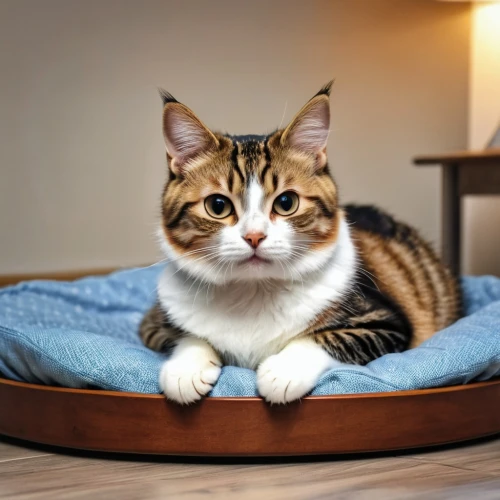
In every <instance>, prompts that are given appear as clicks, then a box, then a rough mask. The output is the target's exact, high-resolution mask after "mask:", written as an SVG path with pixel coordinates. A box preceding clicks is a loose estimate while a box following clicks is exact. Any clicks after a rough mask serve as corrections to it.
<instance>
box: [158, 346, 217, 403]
mask: <svg viewBox="0 0 500 500" xmlns="http://www.w3.org/2000/svg"><path fill="white" fill-rule="evenodd" d="M220 372H221V362H220V360H219V358H218V357H217V355H216V354H215V352H213V349H211V348H210V347H209V346H207V348H206V349H198V346H196V348H195V349H180V350H179V351H178V352H175V351H174V353H173V355H172V357H171V358H170V359H169V360H168V361H165V363H164V364H163V367H162V369H161V372H160V388H161V390H162V392H163V393H164V394H165V396H166V397H167V399H170V400H172V401H175V402H176V403H180V404H183V405H188V404H190V403H194V402H195V401H198V400H199V399H201V398H202V397H203V396H206V395H207V394H208V393H209V392H210V391H211V390H212V388H213V386H214V384H215V383H216V382H217V380H218V378H219V375H220Z"/></svg>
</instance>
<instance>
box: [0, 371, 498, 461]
mask: <svg viewBox="0 0 500 500" xmlns="http://www.w3.org/2000/svg"><path fill="white" fill-rule="evenodd" d="M499 403H500V379H496V380H493V381H490V382H481V383H475V384H470V385H464V386H454V387H445V388H439V389H428V390H418V391H404V392H389V393H375V394H356V395H343V396H315V397H307V398H304V399H303V400H302V401H300V402H297V403H293V404H290V405H287V406H272V407H271V406H269V405H267V404H266V403H264V402H263V401H262V400H261V399H260V398H206V399H204V400H203V401H201V402H200V403H198V404H196V405H192V406H189V407H183V406H178V405H176V404H173V403H170V402H168V401H166V400H165V398H164V397H163V396H161V395H147V394H136V393H123V392H112V391H94V390H81V389H66V388H56V387H47V386H40V385H33V384H25V383H21V382H14V381H10V380H5V379H0V433H1V434H4V435H7V436H11V437H15V438H20V439H24V440H28V441H35V442H38V443H44V444H51V445H56V446H63V447H69V448H78V449H86V450H98V451H107V452H122V453H150V454H167V455H191V456H272V455H275V456H279V455H316V454H338V453H360V452H375V451H389V450H396V449H405V448H415V447H426V446H433V445H440V444H446V443H452V442H457V441H464V440H469V439H473V438H478V437H483V436H488V435H492V434H496V433H500V412H499V411H498V407H499V406H498V405H499Z"/></svg>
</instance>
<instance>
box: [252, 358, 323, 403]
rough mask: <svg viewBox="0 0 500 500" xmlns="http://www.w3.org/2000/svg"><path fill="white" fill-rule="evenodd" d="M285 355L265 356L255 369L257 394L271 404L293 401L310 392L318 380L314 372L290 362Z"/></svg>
mask: <svg viewBox="0 0 500 500" xmlns="http://www.w3.org/2000/svg"><path fill="white" fill-rule="evenodd" d="M289 361H290V360H288V359H287V358H286V356H282V355H281V353H280V354H276V355H274V356H270V357H269V358H267V359H266V360H265V361H264V362H263V363H262V364H261V365H260V367H259V369H258V370H257V387H258V389H259V394H260V395H261V396H262V397H263V398H264V399H265V400H266V401H267V402H268V403H271V404H285V403H289V402H291V401H295V400H296V399H299V398H301V397H303V396H305V395H306V394H307V393H308V392H310V391H311V390H312V389H313V388H314V386H315V385H316V382H317V380H318V378H319V377H318V376H317V374H316V373H308V372H310V370H305V369H304V367H301V366H297V364H296V363H293V364H292V363H290V362H289Z"/></svg>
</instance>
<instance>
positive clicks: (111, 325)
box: [0, 265, 500, 456]
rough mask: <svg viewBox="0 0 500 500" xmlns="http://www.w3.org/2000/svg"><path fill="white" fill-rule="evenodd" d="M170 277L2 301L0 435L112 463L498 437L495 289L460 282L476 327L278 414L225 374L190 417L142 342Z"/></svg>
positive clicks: (328, 377) (469, 322)
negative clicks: (104, 455)
mask: <svg viewBox="0 0 500 500" xmlns="http://www.w3.org/2000/svg"><path fill="white" fill-rule="evenodd" d="M161 269H162V266H160V265H157V266H152V267H149V268H143V269H132V270H126V271H120V272H117V273H114V274H111V275H109V276H107V277H89V278H84V279H81V280H79V281H75V282H71V283H63V282H53V281H32V282H24V283H20V284H18V285H16V286H12V287H9V288H5V289H3V290H0V376H2V377H4V378H3V379H2V378H0V434H6V435H10V436H13V437H18V438H22V439H28V440H32V441H37V442H42V443H48V444H54V445H59V446H67V447H73V448H85V449H93V450H103V451H115V452H116V451H118V452H132V453H163V454H181V455H210V456H214V455H219V456H235V455H240V456H241V455H245V456H251V455H254V456H262V455H302V454H321V453H348V452H351V453H352V452H363V451H381V450H392V449H401V448H408V447H421V446H428V445H436V444H442V443H447V442H455V441H461V440H467V439H470V438H473V437H479V436H486V435H491V434H495V433H498V432H500V414H499V413H498V411H497V408H498V402H499V400H500V379H496V380H492V381H489V382H478V381H481V380H487V379H489V378H492V377H495V376H496V375H499V374H500V279H497V278H493V277H481V278H465V279H464V280H463V287H464V291H465V303H466V310H467V314H468V316H467V317H465V318H464V319H462V320H460V321H459V322H457V323H456V324H455V325H452V326H451V327H449V328H447V329H446V330H444V331H442V332H439V333H438V334H437V335H436V336H435V337H433V338H432V339H430V340H429V341H427V342H426V343H425V344H423V345H422V346H421V347H418V348H416V349H413V350H411V351H407V352H405V353H401V354H390V355H386V356H384V357H383V358H380V359H378V360H376V361H373V362H372V363H370V364H369V365H367V366H365V367H355V366H342V367H337V368H335V369H333V370H332V371H330V372H329V373H327V374H325V376H324V377H323V378H322V379H321V380H320V382H319V384H318V386H317V387H316V388H315V389H314V391H313V393H312V394H313V395H316V396H309V397H307V398H304V399H303V400H302V401H300V402H296V403H292V404H290V405H287V406H274V407H270V406H269V405H267V404H266V403H264V402H263V401H262V400H261V399H260V398H257V397H254V396H255V395H256V394H257V392H256V385H255V373H254V372H253V371H251V370H246V369H241V368H236V367H225V368H224V369H223V372H222V375H221V377H220V379H219V381H218V383H217V384H216V386H215V387H214V390H213V391H212V393H211V394H210V396H212V397H209V398H206V399H205V400H203V401H201V402H200V403H198V404H196V405H193V406H190V407H181V406H178V405H176V404H173V403H168V402H167V401H166V400H165V398H164V397H163V396H161V395H158V394H156V393H158V392H159V387H158V373H159V370H160V365H161V363H162V361H163V359H164V356H163V355H161V354H158V353H154V352H152V351H149V350H148V349H146V348H145V347H143V346H142V345H141V343H140V341H139V339H138V336H137V327H138V324H139V322H140V320H141V317H142V314H143V313H144V312H145V310H146V309H147V308H148V307H149V306H150V305H151V303H152V302H153V301H154V296H155V288H156V279H157V277H158V274H159V273H160V272H161ZM7 379H9V380H7ZM27 382H32V384H30V383H27ZM467 382H474V383H470V384H467V385H462V384H466V383H467ZM35 384H36V385H35ZM445 385H453V386H452V387H438V386H445ZM55 386H64V387H55ZM436 387H437V388H436ZM422 388H431V389H422ZM432 388H433V389H432ZM418 389H419V390H418ZM118 391H121V392H118ZM357 393H365V394H357ZM335 394H336V395H335ZM238 396H243V397H238ZM360 429H362V432H360ZM124 436H125V438H124Z"/></svg>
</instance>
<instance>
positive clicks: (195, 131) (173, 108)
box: [160, 90, 218, 175]
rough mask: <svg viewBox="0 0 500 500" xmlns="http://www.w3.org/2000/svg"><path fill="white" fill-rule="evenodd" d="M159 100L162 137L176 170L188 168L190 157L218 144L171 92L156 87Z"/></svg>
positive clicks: (171, 166) (178, 171)
mask: <svg viewBox="0 0 500 500" xmlns="http://www.w3.org/2000/svg"><path fill="white" fill-rule="evenodd" d="M160 96H161V98H162V101H163V105H164V108H163V137H164V138H165V145H166V147H167V153H168V156H169V157H170V158H169V159H170V168H171V170H172V171H173V172H174V173H176V174H181V175H182V174H183V173H184V172H186V171H187V170H189V168H190V166H191V165H192V160H194V159H195V158H196V157H198V156H200V155H202V154H203V153H207V152H209V151H211V150H213V149H215V148H217V146H218V141H217V138H216V137H215V136H214V134H212V132H210V130H209V129H208V128H207V127H206V126H205V125H204V124H203V123H202V122H201V120H200V119H199V118H198V117H197V116H196V115H195V114H194V113H193V112H192V111H191V110H190V109H189V108H188V107H187V106H185V105H184V104H181V103H180V102H178V101H177V100H176V99H175V98H174V97H173V96H172V95H171V94H169V93H168V92H166V91H164V90H160Z"/></svg>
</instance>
